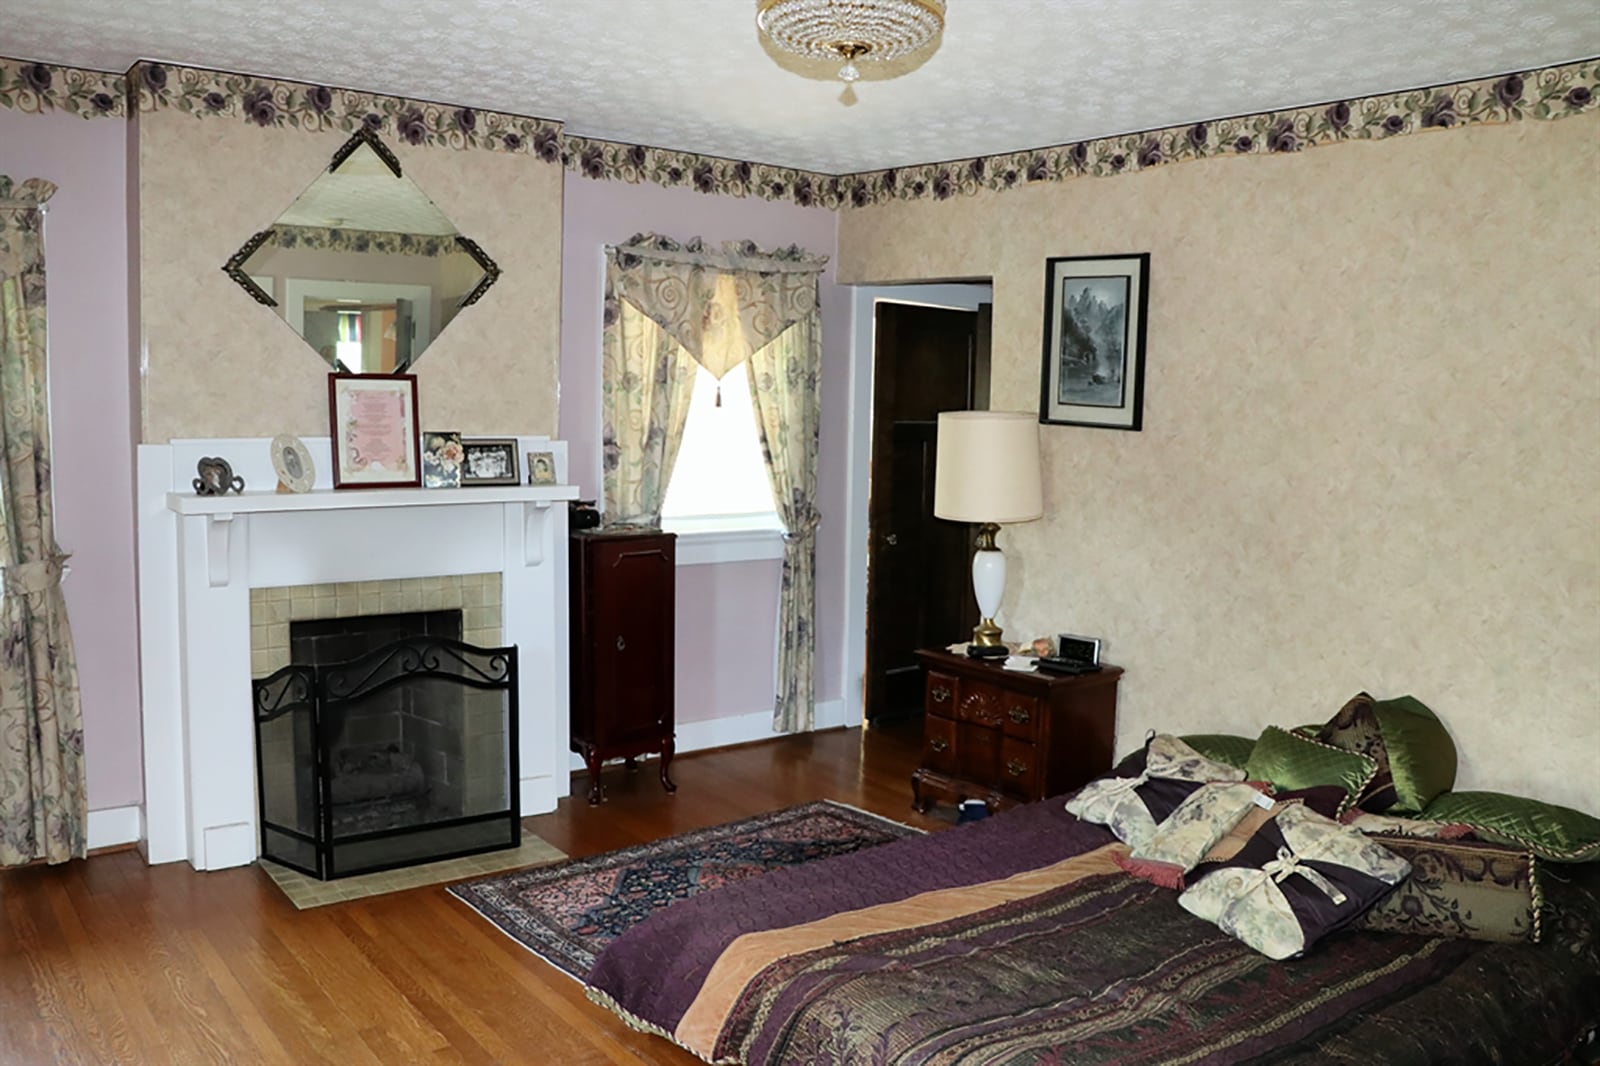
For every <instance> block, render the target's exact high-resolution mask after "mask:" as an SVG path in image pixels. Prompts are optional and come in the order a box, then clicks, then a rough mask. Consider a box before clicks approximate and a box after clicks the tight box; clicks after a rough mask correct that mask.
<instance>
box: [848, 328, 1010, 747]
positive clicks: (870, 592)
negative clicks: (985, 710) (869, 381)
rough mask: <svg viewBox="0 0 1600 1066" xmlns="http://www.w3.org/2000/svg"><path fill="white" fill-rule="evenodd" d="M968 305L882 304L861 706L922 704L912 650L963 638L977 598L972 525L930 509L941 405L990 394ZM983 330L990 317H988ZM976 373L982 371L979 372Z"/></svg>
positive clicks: (879, 714) (901, 710)
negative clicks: (962, 307) (938, 516)
mask: <svg viewBox="0 0 1600 1066" xmlns="http://www.w3.org/2000/svg"><path fill="white" fill-rule="evenodd" d="M979 328H980V316H979V314H978V313H976V312H972V311H959V310H952V309H949V308H937V307H923V306H918V305H915V304H896V303H886V302H879V303H878V304H877V306H876V314H875V337H874V356H873V386H872V395H873V399H872V470H871V475H870V477H871V485H870V489H869V493H870V495H869V503H868V509H867V515H868V517H867V521H868V526H869V529H868V547H867V662H866V715H867V718H868V719H869V720H882V719H887V718H894V717H898V716H901V715H907V714H915V713H917V712H918V711H919V710H920V709H921V707H922V677H921V669H920V667H919V666H918V663H917V659H916V655H915V653H916V651H917V649H918V648H927V647H942V646H944V645H946V644H949V643H951V642H952V641H957V640H963V639H965V638H966V637H967V636H968V635H969V634H970V633H971V631H972V627H973V625H974V624H975V623H976V622H977V620H978V607H977V604H976V603H975V602H974V601H973V598H972V582H971V577H970V574H971V558H972V531H971V528H970V527H969V526H967V525H965V524H962V523H956V522H946V521H943V520H941V519H936V518H934V517H933V476H934V455H935V449H936V446H937V439H936V438H937V419H938V414H939V412H940V411H957V410H966V409H970V408H972V407H973V406H974V405H975V403H977V402H978V401H982V402H983V403H984V404H985V405H986V404H987V399H988V365H987V359H986V358H984V359H981V360H980V351H982V352H983V353H984V354H985V355H986V353H987V338H984V339H983V343H981V344H980V341H979V336H978V332H979ZM985 329H986V320H985ZM980 379H981V380H980Z"/></svg>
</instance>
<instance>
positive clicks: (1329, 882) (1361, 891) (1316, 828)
mask: <svg viewBox="0 0 1600 1066" xmlns="http://www.w3.org/2000/svg"><path fill="white" fill-rule="evenodd" d="M1410 870H1411V867H1410V865H1409V864H1407V862H1406V861H1405V860H1404V859H1402V858H1400V857H1399V856H1398V855H1395V854H1394V853H1393V852H1391V851H1387V850H1385V849H1384V848H1383V847H1381V846H1380V845H1378V844H1377V843H1375V842H1374V841H1373V840H1372V839H1370V838H1369V837H1366V836H1363V835H1362V834H1361V833H1359V832H1357V831H1356V830H1354V829H1350V828H1348V827H1347V826H1342V825H1340V824H1339V823H1337V822H1334V821H1332V820H1330V819H1327V818H1324V817H1323V816H1322V815H1320V814H1317V813H1316V812H1315V811H1312V810H1308V809H1307V808H1306V807H1305V806H1304V805H1303V804H1290V805H1289V806H1287V807H1285V808H1283V809H1282V810H1280V811H1278V812H1277V813H1276V814H1275V815H1274V816H1273V817H1271V818H1270V819H1268V820H1267V821H1266V822H1265V823H1263V824H1262V825H1261V827H1260V828H1259V829H1257V830H1256V833H1255V835H1254V836H1253V837H1251V838H1250V840H1249V841H1248V842H1247V843H1246V844H1245V845H1244V846H1243V847H1242V848H1240V849H1239V851H1238V853H1237V854H1235V855H1234V856H1233V857H1232V858H1230V859H1227V860H1225V861H1224V862H1223V863H1221V864H1220V865H1216V866H1209V865H1202V866H1200V867H1196V869H1195V875H1196V880H1195V882H1194V884H1193V885H1192V886H1191V887H1189V888H1188V889H1186V890H1185V891H1184V893H1183V895H1181V896H1179V897H1178V903H1179V904H1180V905H1181V906H1182V907H1183V908H1184V910H1187V911H1188V912H1189V913H1191V914H1193V915H1195V916H1196V917H1198V918H1204V919H1205V920H1206V921H1208V922H1214V923H1215V924H1216V926H1217V928H1219V929H1221V930H1222V931H1223V932H1225V933H1227V934H1229V935H1230V936H1233V937H1237V938H1238V939H1239V940H1242V941H1243V942H1244V943H1246V944H1248V945H1250V947H1252V948H1254V949H1256V950H1257V951H1259V952H1261V953H1262V954H1263V955H1266V956H1267V957H1268V958H1271V959H1287V958H1290V957H1292V956H1295V955H1299V954H1301V953H1302V952H1304V951H1305V950H1306V949H1307V948H1309V947H1310V946H1311V945H1313V944H1315V943H1316V942H1317V941H1318V940H1320V939H1321V938H1322V937H1324V936H1326V935H1328V934H1329V933H1331V932H1334V931H1335V930H1338V929H1342V928H1344V927H1345V926H1347V925H1350V924H1352V923H1354V922H1355V921H1356V920H1357V919H1359V918H1360V917H1361V916H1362V915H1363V914H1365V913H1366V912H1367V910H1368V909H1369V908H1370V907H1371V906H1372V905H1373V904H1374V903H1376V902H1377V901H1378V900H1380V899H1382V898H1383V897H1384V896H1385V895H1387V894H1388V893H1389V892H1390V891H1391V890H1392V889H1393V888H1394V886H1395V885H1396V884H1398V883H1399V882H1400V880H1401V879H1403V878H1404V877H1405V876H1406V874H1407V873H1409V872H1410Z"/></svg>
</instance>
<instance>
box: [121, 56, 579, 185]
mask: <svg viewBox="0 0 1600 1066" xmlns="http://www.w3.org/2000/svg"><path fill="white" fill-rule="evenodd" d="M128 92H129V96H130V99H131V100H133V101H136V103H137V106H138V108H139V110H140V111H160V110H163V109H165V108H176V109H177V110H179V111H182V112H183V113H184V114H187V115H193V116H194V117H195V118H202V119H212V118H231V119H234V120H236V121H244V122H248V123H251V124H253V125H256V126H262V127H271V128H278V129H281V128H284V127H289V128H293V129H303V130H309V131H312V132H322V131H326V130H337V131H339V132H341V133H354V132H355V131H356V130H358V129H362V128H365V129H368V130H371V131H373V132H375V133H381V134H384V135H385V136H389V137H393V138H394V139H395V140H397V141H399V142H401V143H403V144H411V145H427V146H429V147H436V148H487V149H489V150H491V151H497V152H521V153H531V154H533V155H536V156H538V157H539V158H540V159H543V160H544V161H545V162H547V163H555V162H559V161H560V159H561V123H559V122H553V121H551V120H549V119H542V118H529V117H527V116H525V115H510V114H506V113H504V112H500V111H479V110H477V109H476V108H471V107H452V106H450V105H447V104H436V103H430V102H428V101H423V100H411V99H407V98H406V97H403V96H383V95H380V94H378V93H364V92H357V91H356V90H354V89H339V88H334V87H332V86H328V85H313V84H310V83H308V82H298V81H278V80H276V79H273V78H257V77H252V76H250V75H248V74H229V73H226V72H223V71H217V70H201V69H198V68H196V67H180V66H168V65H165V64H161V63H147V62H142V63H136V64H134V66H133V68H132V69H131V70H129V71H128Z"/></svg>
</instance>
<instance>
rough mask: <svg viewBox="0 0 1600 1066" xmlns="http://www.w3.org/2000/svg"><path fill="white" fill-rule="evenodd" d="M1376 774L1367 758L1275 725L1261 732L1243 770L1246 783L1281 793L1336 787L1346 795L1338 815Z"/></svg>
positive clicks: (1375, 767) (1374, 764) (1376, 770)
mask: <svg viewBox="0 0 1600 1066" xmlns="http://www.w3.org/2000/svg"><path fill="white" fill-rule="evenodd" d="M1377 772H1378V764H1377V763H1376V762H1375V761H1374V760H1372V759H1371V758H1369V757H1368V756H1366V755H1362V754H1360V753H1359V752H1354V751H1343V750H1341V749H1339V748H1335V747H1333V746H1332V745H1330V744H1324V743H1322V742H1321V741H1319V740H1312V739H1311V738H1310V737H1304V736H1300V735H1299V734H1297V733H1290V732H1287V731H1285V730H1282V729H1279V728H1278V727H1277V726H1275V725H1269V726H1267V728H1266V729H1264V730H1262V731H1261V736H1260V737H1259V738H1257V740H1256V743H1255V747H1254V748H1252V749H1251V750H1250V760H1249V762H1247V763H1246V764H1245V768H1244V773H1245V777H1246V778H1248V779H1249V780H1251V781H1270V782H1271V783H1272V784H1274V785H1276V786H1277V787H1278V788H1280V789H1300V788H1315V787H1317V786H1318V785H1338V786H1339V787H1340V788H1342V789H1344V791H1345V799H1344V802H1343V803H1341V804H1340V805H1339V813H1340V814H1343V813H1344V812H1345V810H1346V809H1347V808H1349V806H1350V804H1351V802H1352V800H1353V798H1354V797H1356V796H1359V795H1361V792H1362V790H1363V789H1365V788H1366V787H1367V782H1369V781H1371V780H1372V775H1373V774H1375V773H1377Z"/></svg>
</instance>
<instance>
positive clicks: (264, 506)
mask: <svg viewBox="0 0 1600 1066" xmlns="http://www.w3.org/2000/svg"><path fill="white" fill-rule="evenodd" d="M577 498H578V486H576V485H485V486H483V487H481V488H468V489H342V490H337V491H336V490H333V489H313V490H312V491H311V492H302V493H282V494H279V493H276V492H245V493H240V494H236V495H235V494H230V495H227V496H196V495H194V494H193V493H188V492H169V493H167V507H168V508H169V509H170V510H173V511H176V512H177V513H178V514H181V515H239V514H258V513H263V512H269V511H351V510H358V509H363V508H374V507H445V506H452V505H453V506H465V505H470V504H479V503H533V504H539V503H543V504H547V505H548V504H550V503H554V502H557V501H561V500H575V499H577Z"/></svg>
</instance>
